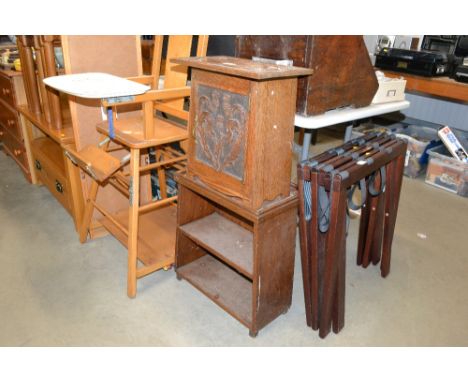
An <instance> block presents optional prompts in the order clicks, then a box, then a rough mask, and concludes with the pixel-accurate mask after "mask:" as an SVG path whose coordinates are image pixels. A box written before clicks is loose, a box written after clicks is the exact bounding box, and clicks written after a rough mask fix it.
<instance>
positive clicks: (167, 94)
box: [102, 86, 190, 107]
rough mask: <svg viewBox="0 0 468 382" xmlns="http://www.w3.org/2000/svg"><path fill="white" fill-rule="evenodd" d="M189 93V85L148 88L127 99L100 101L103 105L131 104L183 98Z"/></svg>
mask: <svg viewBox="0 0 468 382" xmlns="http://www.w3.org/2000/svg"><path fill="white" fill-rule="evenodd" d="M189 95H190V87H188V86H182V87H179V88H174V89H163V90H150V91H147V92H146V93H144V94H140V95H136V96H134V97H133V99H132V100H129V101H120V102H116V103H109V102H108V101H107V100H103V101H102V105H103V106H104V107H110V106H123V105H133V104H137V103H143V102H148V101H158V100H164V99H172V98H184V97H188V96H189Z"/></svg>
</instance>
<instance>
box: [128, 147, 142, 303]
mask: <svg viewBox="0 0 468 382" xmlns="http://www.w3.org/2000/svg"><path fill="white" fill-rule="evenodd" d="M139 167H140V150H139V149H131V150H130V198H129V199H130V212H129V215H128V273H127V295H128V297H130V298H134V297H135V296H136V292H137V263H138V208H139V205H140V171H139Z"/></svg>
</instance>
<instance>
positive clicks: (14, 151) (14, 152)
mask: <svg viewBox="0 0 468 382" xmlns="http://www.w3.org/2000/svg"><path fill="white" fill-rule="evenodd" d="M13 154H15V156H19V155H20V154H21V150H16V149H15V150H13Z"/></svg>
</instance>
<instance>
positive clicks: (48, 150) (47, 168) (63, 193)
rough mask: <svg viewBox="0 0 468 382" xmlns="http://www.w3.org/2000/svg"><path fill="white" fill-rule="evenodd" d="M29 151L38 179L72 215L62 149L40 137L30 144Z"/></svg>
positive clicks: (46, 138) (50, 140)
mask: <svg viewBox="0 0 468 382" xmlns="http://www.w3.org/2000/svg"><path fill="white" fill-rule="evenodd" d="M31 150H32V155H33V158H34V167H35V170H36V175H37V177H38V179H40V181H41V182H42V183H43V184H44V185H45V186H46V187H47V188H48V189H49V191H50V192H51V194H52V195H53V196H54V197H55V198H56V199H57V200H58V201H59V202H60V204H62V206H63V207H64V208H65V209H66V210H67V211H69V212H70V213H72V201H71V192H70V185H69V181H68V178H67V176H66V169H65V158H64V156H63V152H62V147H60V145H59V144H58V143H57V142H54V141H53V140H52V139H50V138H48V137H42V138H36V139H34V140H33V141H32V142H31Z"/></svg>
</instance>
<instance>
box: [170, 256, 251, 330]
mask: <svg viewBox="0 0 468 382" xmlns="http://www.w3.org/2000/svg"><path fill="white" fill-rule="evenodd" d="M177 274H178V275H179V276H180V277H182V278H183V279H185V280H187V281H188V282H189V283H190V284H192V285H193V286H194V287H195V288H197V289H198V290H199V291H200V292H202V293H203V294H205V295H206V296H207V297H208V298H210V299H211V300H213V301H214V302H215V303H216V304H218V305H219V306H220V307H221V308H223V309H224V310H225V311H227V312H228V313H229V314H231V315H232V316H234V317H235V318H236V319H238V320H239V321H240V322H241V323H242V324H244V325H245V326H247V327H248V328H250V327H251V323H252V283H251V282H249V281H248V280H246V279H245V278H244V277H242V276H241V275H239V274H238V273H236V272H235V271H233V270H232V269H231V268H229V267H227V266H226V265H224V264H223V263H221V262H220V261H218V260H216V259H215V258H214V257H212V256H210V255H206V256H203V257H200V258H199V259H197V260H195V261H192V262H191V263H189V264H187V265H184V266H182V267H180V268H177Z"/></svg>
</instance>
